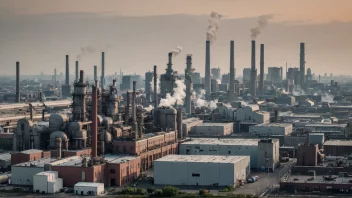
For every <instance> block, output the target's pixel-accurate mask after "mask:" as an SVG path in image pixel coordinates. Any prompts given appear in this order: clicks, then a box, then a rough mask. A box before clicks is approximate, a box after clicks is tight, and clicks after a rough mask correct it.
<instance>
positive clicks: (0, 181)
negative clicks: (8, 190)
mask: <svg viewBox="0 0 352 198" xmlns="http://www.w3.org/2000/svg"><path fill="white" fill-rule="evenodd" d="M10 176H11V175H0V184H6V183H8V182H9V178H10Z"/></svg>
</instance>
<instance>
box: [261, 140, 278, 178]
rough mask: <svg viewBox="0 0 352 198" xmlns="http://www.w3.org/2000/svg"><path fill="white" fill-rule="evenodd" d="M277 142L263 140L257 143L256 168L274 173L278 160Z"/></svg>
mask: <svg viewBox="0 0 352 198" xmlns="http://www.w3.org/2000/svg"><path fill="white" fill-rule="evenodd" d="M279 147H280V144H279V140H273V139H264V140H259V142H258V160H257V163H258V165H257V167H258V168H260V169H262V170H264V168H265V170H270V171H274V170H275V168H276V166H277V165H278V163H279V161H280V159H279V156H280V154H279V153H280V152H279Z"/></svg>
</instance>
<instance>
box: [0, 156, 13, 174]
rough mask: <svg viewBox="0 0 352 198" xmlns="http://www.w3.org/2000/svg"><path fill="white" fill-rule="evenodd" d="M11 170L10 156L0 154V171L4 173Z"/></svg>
mask: <svg viewBox="0 0 352 198" xmlns="http://www.w3.org/2000/svg"><path fill="white" fill-rule="evenodd" d="M10 169H11V154H10V153H1V154H0V171H1V172H5V171H7V170H10Z"/></svg>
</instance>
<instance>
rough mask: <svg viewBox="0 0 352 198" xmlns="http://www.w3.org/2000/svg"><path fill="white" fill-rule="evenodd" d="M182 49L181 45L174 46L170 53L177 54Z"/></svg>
mask: <svg viewBox="0 0 352 198" xmlns="http://www.w3.org/2000/svg"><path fill="white" fill-rule="evenodd" d="M182 50H183V47H182V46H178V47H176V48H175V49H173V50H172V55H173V56H177V55H179V54H180V53H181V52H182Z"/></svg>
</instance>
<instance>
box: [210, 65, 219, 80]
mask: <svg viewBox="0 0 352 198" xmlns="http://www.w3.org/2000/svg"><path fill="white" fill-rule="evenodd" d="M211 75H212V79H215V80H220V79H221V70H220V67H218V68H211Z"/></svg>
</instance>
